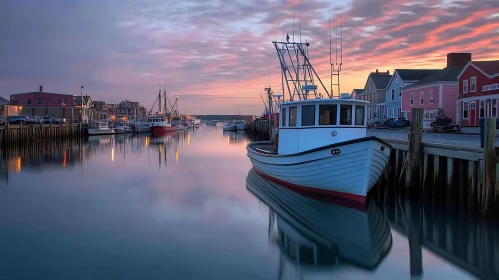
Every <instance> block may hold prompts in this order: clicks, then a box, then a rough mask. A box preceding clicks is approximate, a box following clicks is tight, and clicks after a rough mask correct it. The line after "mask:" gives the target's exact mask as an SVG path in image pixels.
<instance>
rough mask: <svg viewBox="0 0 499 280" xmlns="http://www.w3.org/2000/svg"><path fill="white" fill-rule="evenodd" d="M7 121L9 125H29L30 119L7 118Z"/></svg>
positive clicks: (19, 117) (25, 117)
mask: <svg viewBox="0 0 499 280" xmlns="http://www.w3.org/2000/svg"><path fill="white" fill-rule="evenodd" d="M7 121H8V122H9V123H11V124H21V123H22V124H29V123H31V121H30V119H29V118H28V117H27V116H8V117H7Z"/></svg>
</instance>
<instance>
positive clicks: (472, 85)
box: [470, 77, 476, 92]
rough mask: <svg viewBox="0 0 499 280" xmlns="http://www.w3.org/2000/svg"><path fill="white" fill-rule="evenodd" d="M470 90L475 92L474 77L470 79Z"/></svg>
mask: <svg viewBox="0 0 499 280" xmlns="http://www.w3.org/2000/svg"><path fill="white" fill-rule="evenodd" d="M470 92H476V77H471V79H470Z"/></svg>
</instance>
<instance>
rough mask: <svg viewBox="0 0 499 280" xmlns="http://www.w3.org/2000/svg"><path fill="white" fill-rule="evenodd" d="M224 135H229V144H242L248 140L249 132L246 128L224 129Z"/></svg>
mask: <svg viewBox="0 0 499 280" xmlns="http://www.w3.org/2000/svg"><path fill="white" fill-rule="evenodd" d="M222 135H223V136H224V137H227V143H229V144H240V143H246V142H247V141H248V137H247V134H246V132H245V131H244V130H237V131H223V132H222Z"/></svg>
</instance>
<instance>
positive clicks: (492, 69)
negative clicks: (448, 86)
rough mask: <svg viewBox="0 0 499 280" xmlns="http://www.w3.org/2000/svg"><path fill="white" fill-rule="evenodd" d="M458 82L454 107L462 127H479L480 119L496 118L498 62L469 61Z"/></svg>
mask: <svg viewBox="0 0 499 280" xmlns="http://www.w3.org/2000/svg"><path fill="white" fill-rule="evenodd" d="M458 80H459V99H458V101H457V104H456V105H457V111H458V112H459V115H460V120H461V125H462V126H480V119H481V118H490V117H498V112H497V103H498V99H499V60H493V61H470V62H469V63H468V64H466V66H465V67H464V68H463V70H462V71H461V73H460V74H459V75H458Z"/></svg>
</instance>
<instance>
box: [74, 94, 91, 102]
mask: <svg viewBox="0 0 499 280" xmlns="http://www.w3.org/2000/svg"><path fill="white" fill-rule="evenodd" d="M89 98H90V96H88V95H85V96H83V100H85V103H88V99H89ZM74 102H75V103H81V96H78V95H75V97H74Z"/></svg>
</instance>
